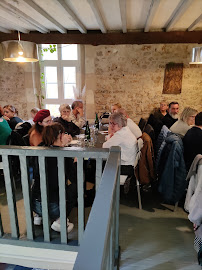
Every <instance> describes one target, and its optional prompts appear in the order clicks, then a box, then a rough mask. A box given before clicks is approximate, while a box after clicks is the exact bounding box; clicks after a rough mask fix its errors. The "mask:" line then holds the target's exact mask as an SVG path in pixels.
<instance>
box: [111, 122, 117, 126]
mask: <svg viewBox="0 0 202 270" xmlns="http://www.w3.org/2000/svg"><path fill="white" fill-rule="evenodd" d="M109 124H110V125H111V126H113V127H114V126H116V125H117V123H114V122H109Z"/></svg>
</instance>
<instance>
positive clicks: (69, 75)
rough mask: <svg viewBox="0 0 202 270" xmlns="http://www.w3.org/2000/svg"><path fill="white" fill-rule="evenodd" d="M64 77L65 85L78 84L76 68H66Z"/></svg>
mask: <svg viewBox="0 0 202 270" xmlns="http://www.w3.org/2000/svg"><path fill="white" fill-rule="evenodd" d="M63 76H64V83H76V68H75V67H64V68H63Z"/></svg>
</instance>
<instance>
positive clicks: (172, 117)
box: [162, 101, 179, 128]
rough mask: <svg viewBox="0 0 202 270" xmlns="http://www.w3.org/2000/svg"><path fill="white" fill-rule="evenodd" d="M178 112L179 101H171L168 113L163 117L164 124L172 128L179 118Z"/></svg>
mask: <svg viewBox="0 0 202 270" xmlns="http://www.w3.org/2000/svg"><path fill="white" fill-rule="evenodd" d="M178 113H179V103H178V102H174V101H173V102H171V103H170V104H169V109H168V113H167V114H166V115H165V116H164V117H163V119H162V122H163V124H164V125H166V126H167V127H168V128H170V127H171V126H172V125H173V124H174V123H175V122H176V121H177V120H178Z"/></svg>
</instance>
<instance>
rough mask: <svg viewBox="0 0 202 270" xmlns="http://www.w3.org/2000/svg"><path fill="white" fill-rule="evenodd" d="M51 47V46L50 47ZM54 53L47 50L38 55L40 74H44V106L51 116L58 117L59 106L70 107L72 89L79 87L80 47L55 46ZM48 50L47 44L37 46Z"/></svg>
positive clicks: (72, 95) (72, 98) (73, 45)
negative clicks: (39, 57)
mask: <svg viewBox="0 0 202 270" xmlns="http://www.w3.org/2000/svg"><path fill="white" fill-rule="evenodd" d="M52 46H53V45H52ZM55 47H56V51H55V52H53V53H51V52H50V51H49V50H47V51H45V52H43V53H40V55H41V72H42V73H43V74H44V78H43V84H44V93H43V94H44V97H45V99H44V102H43V103H44V106H45V108H47V109H49V110H50V112H51V115H53V116H59V110H58V108H59V106H60V105H61V104H64V103H66V104H69V105H71V104H72V102H73V100H74V99H75V97H74V88H77V89H79V90H80V89H81V87H80V81H81V80H80V60H79V59H80V47H79V46H78V45H76V44H70V45H69V44H62V45H55ZM46 48H49V44H42V45H41V46H39V49H40V52H41V50H42V49H46Z"/></svg>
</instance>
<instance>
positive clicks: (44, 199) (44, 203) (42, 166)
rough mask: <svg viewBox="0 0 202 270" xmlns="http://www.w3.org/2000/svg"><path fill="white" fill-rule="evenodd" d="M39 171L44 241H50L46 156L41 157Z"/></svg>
mask: <svg viewBox="0 0 202 270" xmlns="http://www.w3.org/2000/svg"><path fill="white" fill-rule="evenodd" d="M39 172H40V187H41V203H42V215H43V232H44V241H46V242H50V227H49V215H48V192H47V178H46V166H45V157H39Z"/></svg>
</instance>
